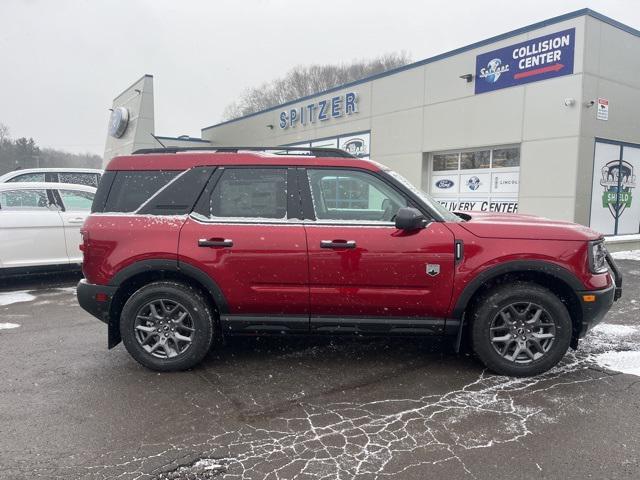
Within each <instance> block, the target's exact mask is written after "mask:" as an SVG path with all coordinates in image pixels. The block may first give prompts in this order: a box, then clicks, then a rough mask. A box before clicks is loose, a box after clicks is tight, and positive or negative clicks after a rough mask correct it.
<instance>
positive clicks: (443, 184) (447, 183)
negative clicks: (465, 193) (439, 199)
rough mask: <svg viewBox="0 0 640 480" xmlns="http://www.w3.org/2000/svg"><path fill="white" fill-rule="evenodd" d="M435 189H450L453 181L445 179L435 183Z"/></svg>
mask: <svg viewBox="0 0 640 480" xmlns="http://www.w3.org/2000/svg"><path fill="white" fill-rule="evenodd" d="M436 187H438V188H451V187H453V180H449V179H447V178H444V179H442V180H438V181H437V182H436Z"/></svg>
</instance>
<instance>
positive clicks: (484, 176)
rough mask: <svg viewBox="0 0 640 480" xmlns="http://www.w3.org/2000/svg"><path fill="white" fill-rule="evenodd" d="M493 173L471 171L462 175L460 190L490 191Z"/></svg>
mask: <svg viewBox="0 0 640 480" xmlns="http://www.w3.org/2000/svg"><path fill="white" fill-rule="evenodd" d="M490 187H491V175H490V174H488V173H471V174H461V175H460V192H461V193H463V192H468V193H489V190H490Z"/></svg>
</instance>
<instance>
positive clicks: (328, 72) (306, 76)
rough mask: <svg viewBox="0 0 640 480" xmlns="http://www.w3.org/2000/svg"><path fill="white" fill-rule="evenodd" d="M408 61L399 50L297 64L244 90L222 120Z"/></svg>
mask: <svg viewBox="0 0 640 480" xmlns="http://www.w3.org/2000/svg"><path fill="white" fill-rule="evenodd" d="M410 61H411V59H410V57H409V54H408V53H407V52H404V51H402V52H397V53H388V54H385V55H381V56H379V57H376V58H373V59H369V60H356V61H353V62H351V63H345V64H338V65H308V66H302V65H299V66H297V67H294V68H293V69H292V70H290V71H289V72H288V73H287V74H286V75H285V76H284V77H283V78H278V79H276V80H273V81H271V82H266V83H264V84H262V85H260V86H258V87H253V88H248V89H247V90H245V91H244V92H243V94H242V95H241V96H240V98H239V99H237V100H236V101H234V102H232V103H230V104H229V105H227V107H226V108H225V109H224V112H223V114H222V116H223V120H231V119H234V118H238V117H242V116H244V115H248V114H250V113H254V112H259V111H261V110H265V109H267V108H269V107H273V106H275V105H280V104H282V103H286V102H289V101H291V100H295V99H297V98H300V97H304V96H307V95H313V94H315V93H319V92H322V91H324V90H328V89H330V88H333V87H336V86H338V85H342V84H345V83H349V82H353V81H355V80H360V79H362V78H365V77H368V76H371V75H375V74H377V73H382V72H385V71H387V70H391V69H393V68H397V67H401V66H403V65H406V64H407V63H409V62H410Z"/></svg>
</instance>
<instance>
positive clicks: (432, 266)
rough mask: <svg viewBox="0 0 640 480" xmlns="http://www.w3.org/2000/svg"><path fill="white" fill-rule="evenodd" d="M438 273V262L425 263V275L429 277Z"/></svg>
mask: <svg viewBox="0 0 640 480" xmlns="http://www.w3.org/2000/svg"><path fill="white" fill-rule="evenodd" d="M439 273H440V264H438V263H427V275H429V276H430V277H435V276H436V275H438V274H439Z"/></svg>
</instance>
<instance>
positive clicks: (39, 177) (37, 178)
mask: <svg viewBox="0 0 640 480" xmlns="http://www.w3.org/2000/svg"><path fill="white" fill-rule="evenodd" d="M9 182H44V173H23V174H22V175H18V176H17V177H13V178H12V179H11V180H9Z"/></svg>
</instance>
